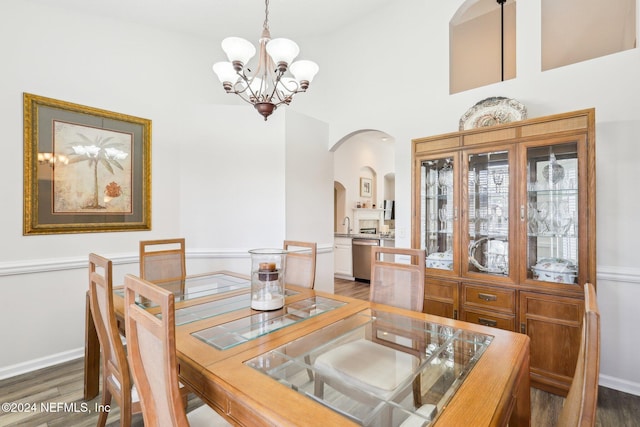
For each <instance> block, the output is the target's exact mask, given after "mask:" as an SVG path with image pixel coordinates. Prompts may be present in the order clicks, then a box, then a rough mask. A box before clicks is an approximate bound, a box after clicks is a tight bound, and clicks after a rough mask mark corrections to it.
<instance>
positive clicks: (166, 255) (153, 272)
mask: <svg viewBox="0 0 640 427" xmlns="http://www.w3.org/2000/svg"><path fill="white" fill-rule="evenodd" d="M186 270H187V269H186V262H185V239H183V238H179V239H162V240H143V241H141V242H140V277H141V278H142V279H144V280H148V281H150V282H159V281H166V280H176V279H181V278H183V277H184V276H185V275H186Z"/></svg>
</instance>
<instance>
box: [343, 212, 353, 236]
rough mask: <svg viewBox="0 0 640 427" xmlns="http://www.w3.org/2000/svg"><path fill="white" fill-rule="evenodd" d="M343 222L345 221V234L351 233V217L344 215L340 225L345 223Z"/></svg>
mask: <svg viewBox="0 0 640 427" xmlns="http://www.w3.org/2000/svg"><path fill="white" fill-rule="evenodd" d="M345 222H346V223H347V224H346V225H347V234H351V232H352V231H353V230H352V229H351V218H349V217H348V216H345V217H344V220H342V225H345Z"/></svg>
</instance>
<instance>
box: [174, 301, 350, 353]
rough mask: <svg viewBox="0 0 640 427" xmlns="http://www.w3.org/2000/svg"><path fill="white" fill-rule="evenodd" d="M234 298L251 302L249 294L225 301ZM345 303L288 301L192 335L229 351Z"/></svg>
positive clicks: (241, 302)
mask: <svg viewBox="0 0 640 427" xmlns="http://www.w3.org/2000/svg"><path fill="white" fill-rule="evenodd" d="M231 299H236V300H237V301H236V302H237V304H238V305H239V304H243V307H249V305H250V299H249V296H248V295H239V296H238V297H233V298H225V300H224V301H228V300H231ZM216 302H221V301H216ZM236 302H231V304H232V305H233V304H236ZM345 304H347V303H345V302H343V301H338V300H334V299H330V298H324V297H312V298H306V299H303V300H300V301H296V302H292V303H285V305H284V307H282V308H281V309H279V310H273V311H260V312H253V313H252V314H251V315H249V316H246V317H243V318H241V319H237V320H233V321H231V322H227V323H223V324H221V325H217V326H213V327H210V328H207V329H203V330H200V331H197V332H192V333H191V335H193V336H194V337H196V338H198V339H200V340H201V341H204V342H205V343H207V344H209V345H211V346H213V347H215V348H217V349H218V350H226V349H228V348H231V347H234V346H236V345H239V344H242V343H244V342H247V341H251V340H253V339H256V338H258V337H261V336H263V335H266V334H268V333H270V332H275V331H277V330H279V329H282V328H284V327H285V326H289V325H293V324H294V323H298V322H300V321H302V320H305V319H308V318H311V317H313V316H317V315H318V314H321V313H325V312H327V311H331V310H333V309H335V308H338V307H341V306H343V305H345ZM203 305H204V304H203ZM190 308H193V307H190ZM177 322H178V313H177V310H176V324H177Z"/></svg>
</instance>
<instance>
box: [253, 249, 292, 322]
mask: <svg viewBox="0 0 640 427" xmlns="http://www.w3.org/2000/svg"><path fill="white" fill-rule="evenodd" d="M249 253H250V254H251V308H252V309H254V310H277V309H279V308H282V306H283V305H284V276H285V269H286V266H287V251H285V250H283V249H251V250H250V251H249Z"/></svg>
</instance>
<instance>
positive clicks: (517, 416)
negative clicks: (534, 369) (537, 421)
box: [509, 352, 531, 427]
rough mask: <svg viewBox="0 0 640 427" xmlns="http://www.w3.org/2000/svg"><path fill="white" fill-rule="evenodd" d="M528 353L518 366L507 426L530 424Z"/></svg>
mask: <svg viewBox="0 0 640 427" xmlns="http://www.w3.org/2000/svg"><path fill="white" fill-rule="evenodd" d="M529 358H530V356H529V353H528V352H527V356H526V359H525V360H524V361H523V362H522V365H521V366H520V372H519V373H518V377H519V378H518V387H517V388H516V390H514V391H515V400H516V402H515V407H514V408H513V412H512V413H511V418H510V420H509V427H512V426H518V427H522V426H525V427H529V426H530V425H531V388H530V377H529Z"/></svg>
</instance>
